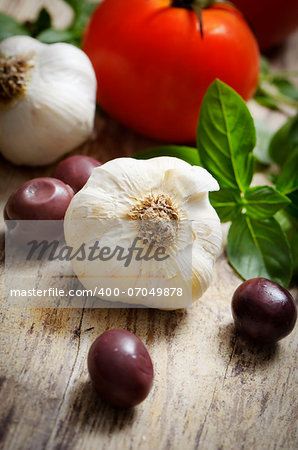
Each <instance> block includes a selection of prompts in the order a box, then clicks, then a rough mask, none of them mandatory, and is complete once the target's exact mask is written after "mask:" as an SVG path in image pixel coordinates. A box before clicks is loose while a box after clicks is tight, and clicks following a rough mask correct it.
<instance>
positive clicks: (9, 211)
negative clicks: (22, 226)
mask: <svg viewBox="0 0 298 450" xmlns="http://www.w3.org/2000/svg"><path fill="white" fill-rule="evenodd" d="M72 197H73V190H72V189H71V188H70V187H69V186H67V185H66V184H64V183H63V182H62V181H60V180H57V179H56V178H46V177H44V178H34V179H33V180H30V181H27V182H26V183H25V184H23V185H22V186H21V187H19V188H18V189H17V190H16V192H14V193H13V194H12V195H11V196H10V197H9V199H8V201H7V203H6V206H5V210H4V217H5V218H6V219H10V220H62V219H63V218H64V215H65V212H66V210H67V207H68V205H69V203H70V201H71V199H72Z"/></svg>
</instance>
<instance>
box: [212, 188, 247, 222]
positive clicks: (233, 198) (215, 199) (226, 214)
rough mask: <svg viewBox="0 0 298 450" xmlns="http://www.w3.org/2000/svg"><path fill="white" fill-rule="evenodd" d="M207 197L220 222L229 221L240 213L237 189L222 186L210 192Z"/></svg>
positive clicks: (240, 207)
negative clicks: (218, 189)
mask: <svg viewBox="0 0 298 450" xmlns="http://www.w3.org/2000/svg"><path fill="white" fill-rule="evenodd" d="M209 199H210V202H211V204H212V206H213V208H215V209H216V212H217V214H218V216H219V218H220V220H221V222H229V221H230V220H234V219H236V218H237V216H238V215H239V214H241V209H242V204H241V197H240V193H239V191H237V190H233V189H225V188H222V189H221V190H220V191H217V192H210V193H209Z"/></svg>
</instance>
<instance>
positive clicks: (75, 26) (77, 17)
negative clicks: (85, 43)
mask: <svg viewBox="0 0 298 450" xmlns="http://www.w3.org/2000/svg"><path fill="white" fill-rule="evenodd" d="M64 1H65V2H66V3H68V4H69V6H70V7H71V8H72V9H73V11H74V20H73V23H72V24H71V27H70V28H69V31H70V32H73V33H74V36H75V41H76V45H78V46H80V44H81V39H82V34H83V31H84V29H85V27H86V25H87V23H88V21H89V18H90V16H91V14H92V13H93V11H94V10H95V8H96V7H97V4H96V3H91V2H89V1H87V0H64Z"/></svg>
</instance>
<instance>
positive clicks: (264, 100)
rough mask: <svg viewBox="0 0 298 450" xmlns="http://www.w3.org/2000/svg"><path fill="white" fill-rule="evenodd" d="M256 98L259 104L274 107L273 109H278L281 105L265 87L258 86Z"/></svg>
mask: <svg viewBox="0 0 298 450" xmlns="http://www.w3.org/2000/svg"><path fill="white" fill-rule="evenodd" d="M254 99H255V101H256V102H257V103H259V105H261V106H265V107H266V108H269V109H272V110H273V111H278V110H279V106H278V104H277V102H276V101H275V100H274V99H273V98H272V96H271V95H270V94H267V93H266V92H265V91H264V90H263V89H261V88H260V87H258V89H257V91H256V93H255V95H254Z"/></svg>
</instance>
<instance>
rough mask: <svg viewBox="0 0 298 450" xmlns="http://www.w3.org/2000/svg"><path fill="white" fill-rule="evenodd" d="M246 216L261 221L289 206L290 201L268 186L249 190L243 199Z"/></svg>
mask: <svg viewBox="0 0 298 450" xmlns="http://www.w3.org/2000/svg"><path fill="white" fill-rule="evenodd" d="M243 201H244V205H245V209H246V211H245V212H246V214H247V215H248V216H249V217H251V218H252V219H256V220H262V219H267V218H269V217H272V216H274V214H276V213H277V211H279V210H280V209H282V208H284V207H286V206H287V205H289V204H290V200H289V199H288V198H287V197H286V196H285V195H282V194H281V193H280V192H278V191H277V190H276V189H274V188H272V187H270V186H258V187H253V188H249V189H248V190H247V191H246V192H245V195H244V198H243Z"/></svg>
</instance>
